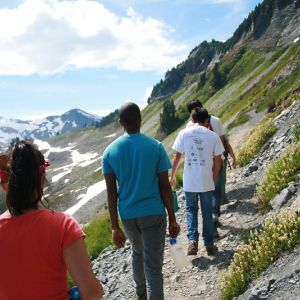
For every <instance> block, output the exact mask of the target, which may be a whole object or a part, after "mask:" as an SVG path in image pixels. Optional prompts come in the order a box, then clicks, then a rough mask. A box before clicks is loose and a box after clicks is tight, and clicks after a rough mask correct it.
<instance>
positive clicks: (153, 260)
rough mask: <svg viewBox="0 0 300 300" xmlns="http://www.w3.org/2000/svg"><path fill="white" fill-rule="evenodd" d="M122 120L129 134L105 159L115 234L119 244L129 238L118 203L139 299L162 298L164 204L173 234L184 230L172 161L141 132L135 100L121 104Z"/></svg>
mask: <svg viewBox="0 0 300 300" xmlns="http://www.w3.org/2000/svg"><path fill="white" fill-rule="evenodd" d="M120 124H121V125H122V126H123V127H124V129H125V131H126V134H125V135H123V136H121V137H119V138H118V139H117V140H115V141H114V142H113V143H111V144H110V145H109V146H108V147H107V149H106V150H105V151H104V153H103V158H102V170H103V174H104V178H105V181H106V187H107V197H108V209H109V213H110V218H111V225H112V238H113V242H114V244H115V245H116V246H118V247H121V246H122V245H123V244H124V242H125V235H124V233H123V231H122V229H121V228H120V226H119V222H118V212H117V208H118V209H119V214H120V217H121V219H122V223H123V226H124V229H125V232H126V235H127V237H128V239H129V241H130V243H131V245H132V268H133V277H134V281H135V284H136V293H137V295H138V299H140V300H142V299H148V300H154V299H155V300H162V299H164V294H163V276H162V265H163V254H164V245H165V232H166V212H165V208H166V209H167V212H168V216H169V234H170V236H174V237H175V236H177V234H178V233H179V231H180V227H179V225H178V224H177V222H176V217H175V214H174V209H173V202H172V191H171V186H170V183H169V179H168V170H169V169H170V168H171V167H172V166H171V163H170V161H169V158H168V156H167V154H166V151H165V149H164V147H163V146H162V144H161V143H159V142H158V141H156V140H155V139H152V138H150V137H147V136H146V135H144V134H141V133H140V128H141V113H140V109H139V107H138V106H137V105H136V104H134V103H126V104H125V105H124V106H122V107H121V109H120ZM147 294H148V297H147Z"/></svg>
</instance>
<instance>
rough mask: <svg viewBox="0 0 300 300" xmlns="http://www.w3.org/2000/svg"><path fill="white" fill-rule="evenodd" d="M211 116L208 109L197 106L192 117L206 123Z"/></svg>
mask: <svg viewBox="0 0 300 300" xmlns="http://www.w3.org/2000/svg"><path fill="white" fill-rule="evenodd" d="M209 118H210V116H209V114H208V111H207V110H206V109H205V108H203V107H195V108H194V109H193V110H192V119H193V121H194V122H195V123H203V124H204V123H205V122H206V121H207V120H208V119H209Z"/></svg>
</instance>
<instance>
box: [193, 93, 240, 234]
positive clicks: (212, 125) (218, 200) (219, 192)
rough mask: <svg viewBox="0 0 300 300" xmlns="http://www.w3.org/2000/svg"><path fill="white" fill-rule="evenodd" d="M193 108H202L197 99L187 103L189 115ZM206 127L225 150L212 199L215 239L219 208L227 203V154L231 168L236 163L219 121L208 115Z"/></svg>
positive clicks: (218, 223)
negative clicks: (214, 134) (230, 160)
mask: <svg viewBox="0 0 300 300" xmlns="http://www.w3.org/2000/svg"><path fill="white" fill-rule="evenodd" d="M195 107H202V103H201V102H200V101H199V100H198V99H196V100H192V101H190V102H189V103H188V105H187V108H188V111H189V113H191V112H192V110H193V109H194V108H195ZM192 125H194V123H193V122H192V120H190V121H189V122H188V123H187V127H189V126H192ZM206 126H207V127H208V128H209V129H210V130H212V131H214V132H215V133H217V134H218V136H219V137H220V139H221V141H222V144H223V146H224V148H225V151H224V153H223V155H222V156H221V157H222V166H221V169H220V172H219V175H218V176H217V178H216V182H215V191H214V197H213V219H214V226H215V229H214V235H215V237H219V233H218V231H217V227H218V226H220V225H221V223H220V221H219V218H220V206H221V204H225V203H226V202H227V199H226V194H225V185H226V167H227V164H228V163H229V160H228V154H229V155H230V156H231V158H232V166H233V168H236V165H237V163H236V157H235V154H234V152H233V149H232V147H231V145H230V143H229V139H228V136H227V135H226V132H225V129H224V127H223V125H222V123H221V121H220V119H219V118H217V117H215V116H213V115H210V118H209V120H208V122H207V123H206Z"/></svg>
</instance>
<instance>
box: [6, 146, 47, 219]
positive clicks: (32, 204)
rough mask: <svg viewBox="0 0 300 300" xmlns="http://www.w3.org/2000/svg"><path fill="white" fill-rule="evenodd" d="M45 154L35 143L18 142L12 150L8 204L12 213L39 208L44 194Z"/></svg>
mask: <svg viewBox="0 0 300 300" xmlns="http://www.w3.org/2000/svg"><path fill="white" fill-rule="evenodd" d="M44 163H45V160H44V156H43V155H42V153H41V152H40V151H38V150H37V148H36V147H35V146H34V144H33V143H31V142H29V141H20V142H18V143H17V144H16V145H15V147H14V149H13V152H12V156H11V162H10V177H9V184H8V191H7V195H6V205H7V208H8V210H9V212H10V213H11V215H22V214H23V213H24V212H25V211H26V210H30V209H37V208H38V203H39V202H40V201H41V199H42V195H43V180H42V177H43V176H44V168H43V167H42V166H43V165H44Z"/></svg>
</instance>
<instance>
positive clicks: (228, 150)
mask: <svg viewBox="0 0 300 300" xmlns="http://www.w3.org/2000/svg"><path fill="white" fill-rule="evenodd" d="M225 149H226V151H227V152H228V153H229V155H230V156H231V158H232V166H233V167H234V168H236V165H237V163H236V157H235V155H234V152H233V149H232V147H231V145H230V143H229V141H227V142H226V145H225Z"/></svg>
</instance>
